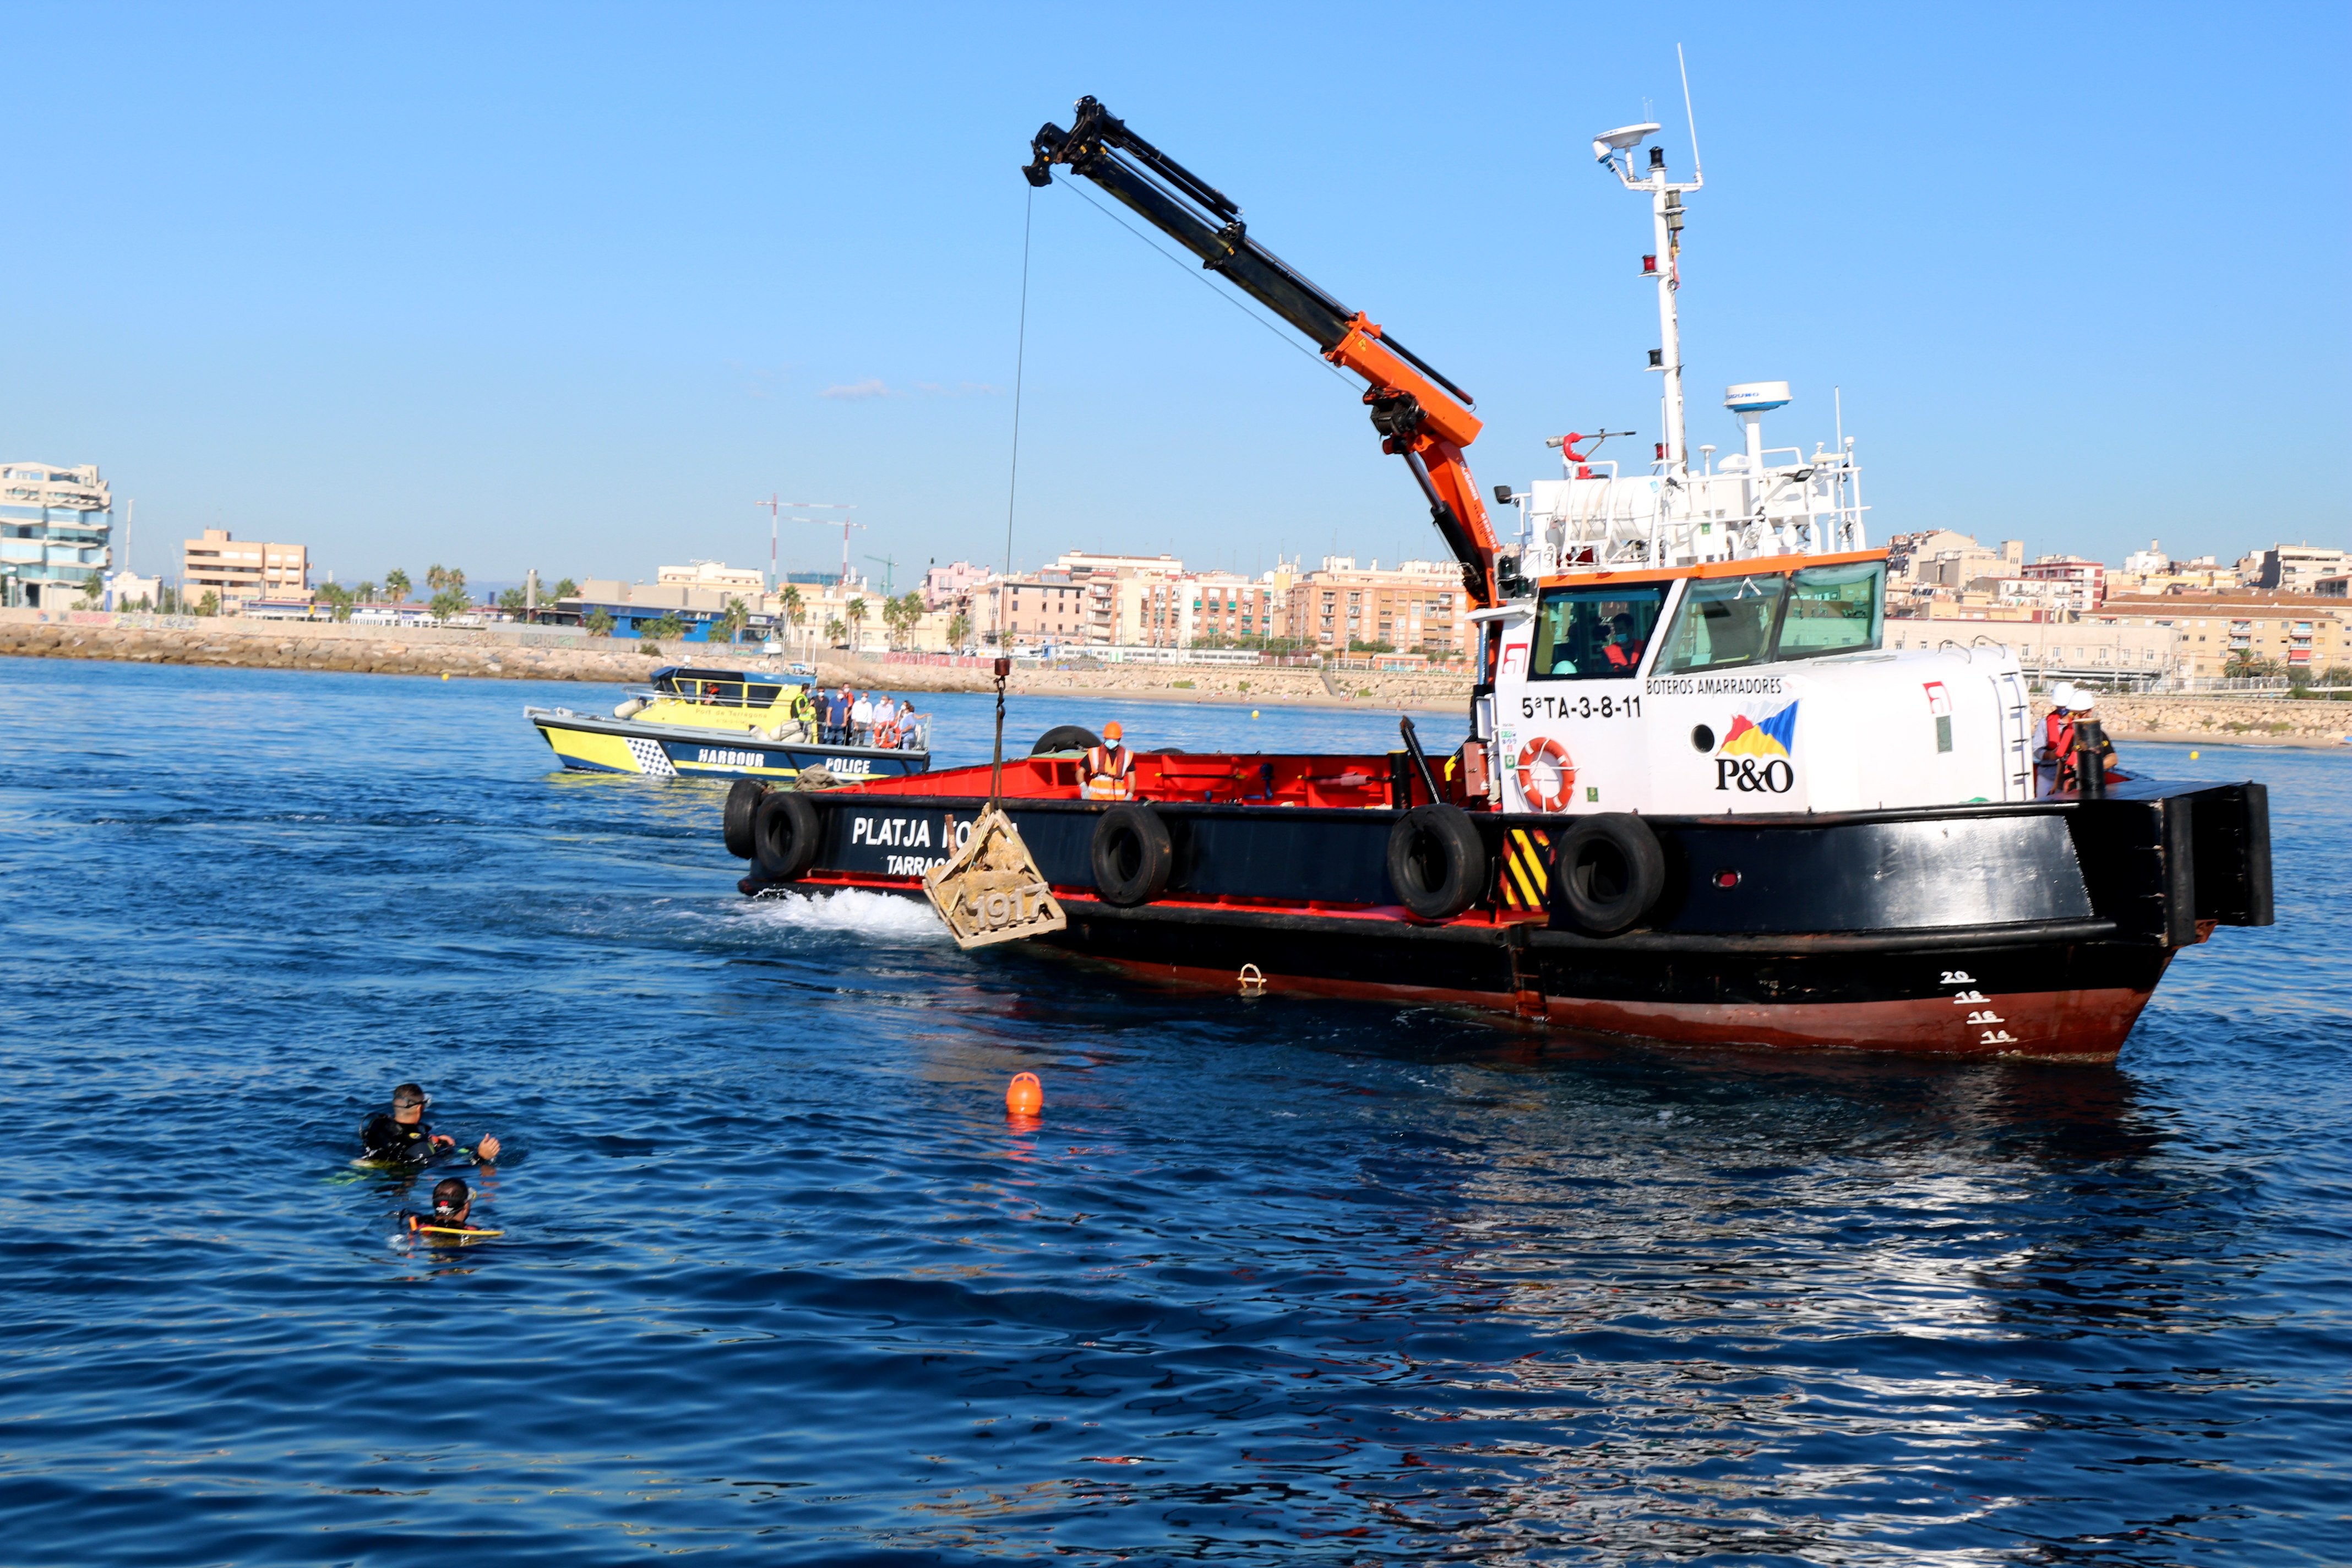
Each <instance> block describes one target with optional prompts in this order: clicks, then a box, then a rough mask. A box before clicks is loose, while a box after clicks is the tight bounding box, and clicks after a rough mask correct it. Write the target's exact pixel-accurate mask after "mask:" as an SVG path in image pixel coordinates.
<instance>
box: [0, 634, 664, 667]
mask: <svg viewBox="0 0 2352 1568" xmlns="http://www.w3.org/2000/svg"><path fill="white" fill-rule="evenodd" d="M337 629H338V630H339V631H341V630H344V629H345V628H337ZM0 654H18V655H25V656H30V657H34V658H110V659H121V660H123V661H125V662H128V663H133V664H209V665H229V666H236V667H242V668H256V669H328V670H339V671H343V672H346V673H352V674H361V675H452V676H457V675H464V676H478V677H486V678H488V679H509V680H597V681H611V682H628V681H642V680H644V679H646V678H647V677H648V676H650V675H651V674H652V673H653V672H654V670H656V668H660V665H661V663H662V661H661V660H659V659H654V658H646V656H645V655H644V654H641V653H639V652H638V651H637V650H636V647H635V645H634V644H629V643H621V644H616V645H614V646H613V647H610V648H595V649H586V648H580V649H575V648H562V647H516V646H514V645H512V644H505V643H495V642H475V641H457V640H443V639H442V638H439V637H435V636H433V635H432V634H430V633H418V632H399V631H386V632H384V633H383V635H381V636H373V637H371V636H367V635H364V634H361V635H343V636H337V637H320V636H315V635H304V633H303V632H300V631H295V630H291V629H289V628H288V627H282V626H268V625H266V624H265V625H258V626H251V627H247V626H241V625H239V624H238V623H237V622H236V621H231V620H224V621H222V622H220V623H219V624H218V625H217V626H205V627H203V628H201V629H198V630H183V629H180V628H177V627H148V626H76V625H71V624H68V625H62V626H61V625H57V624H55V623H37V622H35V623H28V622H24V621H5V622H0Z"/></svg>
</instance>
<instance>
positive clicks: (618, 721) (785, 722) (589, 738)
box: [523, 665, 931, 781]
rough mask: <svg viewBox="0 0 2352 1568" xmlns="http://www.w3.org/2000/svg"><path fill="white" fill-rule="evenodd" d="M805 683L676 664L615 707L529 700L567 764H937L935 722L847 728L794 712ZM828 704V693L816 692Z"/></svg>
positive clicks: (695, 769) (850, 773)
mask: <svg viewBox="0 0 2352 1568" xmlns="http://www.w3.org/2000/svg"><path fill="white" fill-rule="evenodd" d="M804 693H810V688H809V687H808V686H807V685H806V684H805V683H803V682H793V681H788V680H785V679H782V678H780V677H773V676H766V677H763V676H761V675H758V674H754V673H749V672H746V671H744V670H740V669H701V668H688V667H686V666H682V665H671V666H668V667H666V668H661V669H657V670H656V671H654V676H653V680H652V681H651V683H650V684H648V685H647V686H646V687H644V688H642V689H634V690H631V691H630V692H628V694H627V695H626V697H625V699H624V700H622V701H621V703H620V704H619V705H618V706H617V707H615V708H614V710H613V711H612V713H611V714H610V716H606V715H604V714H600V713H576V712H574V711H572V710H571V709H569V708H525V709H524V710H523V715H524V717H526V718H528V719H529V720H530V721H531V722H532V723H533V724H534V725H536V726H538V728H539V732H540V733H541V735H542V736H544V737H546V740H547V743H548V745H549V747H550V748H551V749H552V750H553V751H554V752H555V754H556V756H557V758H558V759H559V760H561V761H562V763H563V765H564V766H565V767H567V768H575V769H579V770H581V771H583V772H587V773H652V774H655V775H657V776H659V777H662V778H680V777H683V778H721V779H725V778H762V779H779V780H791V781H797V780H798V779H799V777H800V775H801V774H802V773H803V772H806V771H809V770H813V769H816V768H820V767H821V768H823V769H824V773H826V774H827V775H828V776H829V777H830V778H831V779H834V780H843V781H854V780H861V779H890V778H903V777H905V776H907V775H908V774H911V773H921V772H923V770H924V769H926V768H928V767H929V766H930V765H931V753H930V752H929V749H928V733H927V731H928V725H927V722H926V721H924V720H923V719H921V718H920V717H916V718H913V719H900V720H897V721H893V722H892V723H891V724H889V725H887V726H885V727H882V731H881V733H879V734H876V733H874V732H873V730H872V729H871V728H869V729H868V730H867V731H866V732H864V733H862V734H853V735H849V736H846V737H845V736H842V735H838V734H835V733H834V732H832V731H828V730H827V729H826V728H825V727H824V725H823V724H821V723H812V722H808V721H803V719H800V718H795V717H794V715H793V704H794V700H795V699H797V698H799V697H801V696H802V695H803V694H804ZM811 695H812V698H813V700H814V702H815V703H816V704H817V705H818V707H819V708H820V710H821V709H822V705H823V702H824V693H823V692H821V691H819V692H814V693H811Z"/></svg>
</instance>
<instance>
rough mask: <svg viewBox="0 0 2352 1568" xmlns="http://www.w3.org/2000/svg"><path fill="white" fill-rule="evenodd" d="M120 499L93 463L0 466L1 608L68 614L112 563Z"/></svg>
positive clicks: (0, 464) (10, 464)
mask: <svg viewBox="0 0 2352 1568" xmlns="http://www.w3.org/2000/svg"><path fill="white" fill-rule="evenodd" d="M113 522H114V498H113V496H112V494H111V493H110V491H109V490H108V489H107V487H106V481H105V480H104V479H101V478H100V477H99V472H98V468H97V466H96V465H95V464H84V465H82V466H81V467H79V468H58V466H57V465H55V464H53V463H0V602H5V604H8V605H40V606H45V607H51V608H64V607H67V606H68V605H72V604H76V603H79V600H80V597H81V594H82V590H83V588H84V586H85V585H86V584H88V583H89V574H91V573H93V572H104V571H105V570H106V569H107V568H108V567H109V566H110V565H112V564H113V553H112V549H111V538H112V532H113Z"/></svg>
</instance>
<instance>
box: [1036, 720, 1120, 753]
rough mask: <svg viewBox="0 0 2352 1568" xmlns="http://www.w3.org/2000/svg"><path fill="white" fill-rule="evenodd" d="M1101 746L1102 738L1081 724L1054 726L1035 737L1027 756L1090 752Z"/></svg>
mask: <svg viewBox="0 0 2352 1568" xmlns="http://www.w3.org/2000/svg"><path fill="white" fill-rule="evenodd" d="M1101 744H1102V738H1101V737H1100V736H1098V735H1097V734H1096V733H1095V732H1094V731H1092V730H1089V729H1087V727H1086V726H1085V725H1083V724H1056V725H1055V726H1054V727H1053V728H1052V729H1050V730H1048V731H1045V733H1044V734H1042V735H1040V736H1038V737H1037V743H1036V744H1035V745H1034V746H1032V747H1030V748H1029V754H1030V755H1031V756H1033V757H1042V756H1044V755H1045V753H1046V752H1090V751H1093V750H1094V749H1095V748H1096V747H1097V746H1099V745H1101Z"/></svg>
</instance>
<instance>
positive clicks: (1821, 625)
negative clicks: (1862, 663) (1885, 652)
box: [1774, 561, 1886, 658]
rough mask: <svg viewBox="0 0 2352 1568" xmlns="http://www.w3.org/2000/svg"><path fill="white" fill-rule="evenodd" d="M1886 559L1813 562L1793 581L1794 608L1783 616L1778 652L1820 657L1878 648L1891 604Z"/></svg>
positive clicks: (1791, 605) (1791, 599) (1781, 655)
mask: <svg viewBox="0 0 2352 1568" xmlns="http://www.w3.org/2000/svg"><path fill="white" fill-rule="evenodd" d="M1885 586H1886V563H1885V562H1883V561H1862V562H1856V563H1853V564H1852V565H1847V566H1808V567H1806V568H1805V569H1804V570H1803V571H1801V572H1799V573H1797V574H1795V575H1794V578H1793V580H1792V581H1791V582H1790V584H1789V607H1788V609H1787V611H1786V612H1785V613H1783V614H1782V616H1780V643H1779V645H1778V649H1777V652H1776V653H1775V655H1774V657H1775V658H1820V657H1821V656H1822V655H1823V654H1830V653H1855V652H1858V651H1860V650H1862V649H1864V648H1874V647H1877V646H1878V645H1879V640H1880V629H1881V628H1880V620H1879V617H1880V616H1881V614H1882V613H1883V611H1884V609H1885V604H1886V593H1885Z"/></svg>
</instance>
